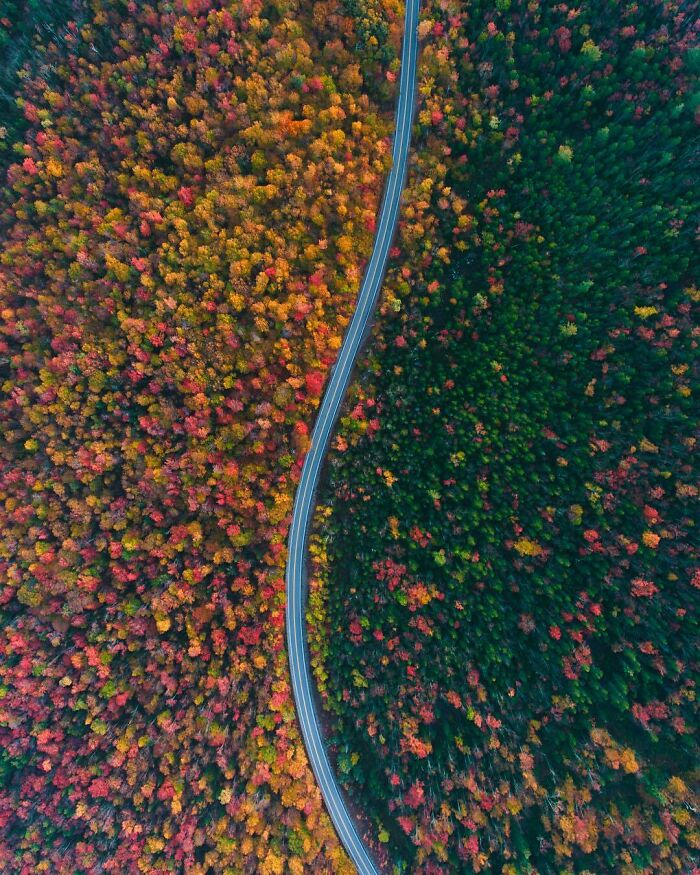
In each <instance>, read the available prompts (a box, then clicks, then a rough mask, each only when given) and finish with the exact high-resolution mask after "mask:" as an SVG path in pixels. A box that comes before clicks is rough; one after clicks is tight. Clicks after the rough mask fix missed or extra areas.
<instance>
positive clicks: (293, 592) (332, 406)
mask: <svg viewBox="0 0 700 875" xmlns="http://www.w3.org/2000/svg"><path fill="white" fill-rule="evenodd" d="M419 6H420V0H406V13H405V22H404V39H403V47H402V53H401V79H400V84H399V99H398V104H397V109H396V125H395V131H394V140H393V151H392V159H393V160H392V167H391V171H390V172H389V177H388V180H387V184H386V188H385V190H384V197H383V199H382V204H381V207H380V211H379V222H378V225H377V231H376V234H375V239H374V249H373V251H372V256H371V258H370V261H369V264H368V266H367V270H366V272H365V275H364V277H363V280H362V284H361V286H360V292H359V296H358V300H357V306H356V308H355V312H354V314H353V317H352V320H351V322H350V326H349V327H348V330H347V333H346V335H345V338H344V339H343V345H342V346H341V348H340V352H339V354H338V358H337V360H336V363H335V365H334V366H333V369H332V371H331V376H330V380H329V381H328V385H327V386H326V390H325V393H324V395H323V398H322V400H321V405H320V407H319V411H318V416H317V418H316V423H315V425H314V429H313V432H312V434H311V446H310V449H309V451H308V453H307V455H306V458H305V459H304V465H303V468H302V472H301V479H300V481H299V487H298V489H297V493H296V497H295V500H294V509H293V512H292V523H291V527H290V530H289V555H288V558H287V573H286V585H287V617H286V626H287V648H288V652H289V670H290V672H291V676H292V689H293V692H294V701H295V703H296V709H297V716H298V718H299V723H300V725H301V732H302V736H303V738H304V744H305V746H306V752H307V754H308V757H309V760H310V761H311V766H312V768H313V771H314V775H315V776H316V780H317V782H318V785H319V787H320V789H321V793H322V794H323V799H324V802H325V803H326V808H327V809H328V813H329V814H330V816H331V819H332V821H333V824H334V825H335V828H336V831H337V833H338V836H339V838H340V840H341V842H342V843H343V846H344V847H345V850H346V851H347V853H348V855H349V856H350V858H351V859H352V861H353V863H354V864H355V866H356V867H357V871H358V872H359V873H360V875H378V869H377V867H376V865H375V864H374V862H373V861H372V858H371V857H370V855H369V854H368V852H367V849H366V848H365V846H364V845H363V843H362V840H361V839H360V837H359V835H358V833H357V830H356V829H355V824H354V822H353V819H352V816H351V815H350V813H349V811H348V809H347V807H346V805H345V802H344V801H343V797H342V795H341V793H340V790H339V788H338V784H337V782H336V779H335V775H334V774H333V771H332V769H331V766H330V763H329V761H328V755H327V753H326V749H325V747H324V744H323V738H322V737H321V726H320V722H319V718H318V714H317V713H316V709H315V707H314V697H313V686H312V678H311V667H310V665H309V653H308V647H307V641H306V618H305V612H306V599H307V581H306V551H307V543H308V533H309V525H310V523H311V519H312V516H313V511H314V507H315V503H316V502H315V493H316V487H317V485H318V478H319V474H320V471H321V467H322V465H323V461H324V459H325V456H326V451H327V449H328V443H329V441H330V437H331V434H332V431H333V426H334V425H335V421H336V419H337V417H338V413H339V411H340V406H341V404H342V401H343V398H344V397H345V392H346V390H347V388H348V384H349V382H350V376H351V374H352V369H353V365H354V363H355V359H356V358H357V354H358V352H359V350H360V346H361V344H362V339H363V337H364V335H365V332H366V329H367V326H368V324H369V321H370V319H371V317H372V313H373V312H374V308H375V306H376V304H377V299H378V297H379V291H380V288H381V284H382V279H383V277H384V272H385V270H386V263H387V258H388V255H389V247H390V245H391V241H392V239H393V236H394V231H395V229H396V222H397V220H398V216H399V205H400V201H401V193H402V191H403V187H404V184H405V179H406V169H407V166H408V153H409V145H410V142H411V128H412V126H413V110H414V105H415V85H416V64H417V57H418V32H417V29H418V11H419Z"/></svg>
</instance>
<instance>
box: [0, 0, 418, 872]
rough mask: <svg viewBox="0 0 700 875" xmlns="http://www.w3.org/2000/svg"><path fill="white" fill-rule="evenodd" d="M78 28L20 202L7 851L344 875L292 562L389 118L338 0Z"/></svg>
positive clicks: (0, 688)
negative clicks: (287, 578)
mask: <svg viewBox="0 0 700 875" xmlns="http://www.w3.org/2000/svg"><path fill="white" fill-rule="evenodd" d="M384 12H385V15H386V20H387V22H388V23H389V37H388V38H389V39H390V40H392V41H393V42H394V43H395V42H396V38H397V36H398V33H399V32H400V23H401V21H400V10H397V9H395V8H394V7H393V6H392V5H391V4H387V5H386V6H385V7H384ZM67 28H68V33H69V38H68V39H67V42H66V44H65V45H63V44H62V45H55V46H53V47H48V49H47V55H46V65H47V66H46V69H45V70H44V72H45V73H46V76H43V75H42V73H41V71H40V72H39V74H38V75H37V76H35V77H34V78H32V79H30V80H29V81H27V82H26V84H25V86H24V87H23V89H22V91H21V94H20V101H19V108H20V109H21V111H22V113H23V115H24V117H25V120H26V122H27V125H28V130H27V134H26V140H25V142H24V143H20V144H19V145H18V146H17V147H16V153H17V154H16V160H15V162H14V163H12V164H11V166H10V167H9V170H8V173H7V183H6V187H5V189H4V192H3V194H2V197H3V204H4V207H5V210H4V216H3V219H2V232H1V234H0V237H1V238H2V240H3V243H2V246H1V248H0V312H1V315H2V325H1V326H0V368H1V372H0V373H1V377H0V422H1V425H2V434H3V441H2V445H1V446H0V532H1V538H2V539H1V541H0V579H1V586H0V620H1V623H0V627H1V629H0V869H1V870H2V871H3V872H13V873H18V875H34V873H36V872H51V873H70V875H73V873H78V872H80V873H90V872H98V871H99V872H112V873H120V875H122V873H129V872H134V873H136V872H174V871H186V872H188V873H204V872H222V873H234V872H235V873H242V872H251V873H253V872H254V873H263V875H279V873H282V872H291V873H295V875H301V873H302V872H305V871H314V872H342V871H347V866H348V864H347V861H346V859H345V857H344V855H343V854H342V851H341V850H340V847H339V844H338V841H337V839H336V837H335V835H334V833H333V830H332V828H331V827H330V822H329V820H328V819H327V817H326V815H325V814H324V813H323V811H322V806H321V800H320V795H319V792H318V790H317V788H316V787H315V784H314V781H313V777H312V775H311V772H310V770H309V768H308V765H307V761H306V756H305V753H304V750H303V745H302V744H301V741H300V738H299V735H298V730H297V726H296V722H295V714H294V708H293V703H292V700H291V696H290V687H289V680H288V673H287V662H286V654H285V651H284V639H283V625H284V580H283V569H284V564H285V556H286V548H285V541H286V534H287V527H288V521H289V515H290V510H291V501H292V496H293V492H294V488H295V484H296V482H297V480H298V476H299V472H300V464H301V459H302V457H303V453H304V451H305V449H306V447H307V443H308V426H307V424H308V423H309V422H310V421H311V419H312V417H313V414H314V410H315V407H316V406H317V404H318V397H319V394H320V392H321V389H322V386H323V382H324V378H325V375H326V373H327V370H328V367H329V365H330V364H331V363H332V361H333V360H334V358H335V355H336V352H337V349H338V347H339V344H340V340H341V336H342V332H343V329H344V326H345V325H346V323H347V320H348V317H349V314H350V312H351V309H352V306H353V303H354V298H355V295H356V293H357V289H358V283H359V277H360V274H361V270H362V266H363V262H364V260H365V259H366V257H367V256H368V254H369V250H370V245H371V239H372V231H371V229H372V227H373V221H374V214H375V210H376V206H377V202H378V197H379V194H380V191H381V185H382V182H383V178H384V175H385V172H386V169H387V165H388V155H389V141H388V132H389V131H390V125H391V117H390V114H388V113H387V112H386V111H385V109H384V108H380V107H378V106H377V105H376V104H375V103H373V102H371V100H370V99H369V97H368V95H367V88H366V87H365V83H364V80H363V75H362V72H361V70H360V63H361V61H360V59H358V55H357V46H356V42H357V40H356V34H355V30H354V28H355V21H354V20H353V18H352V16H350V15H348V14H346V11H345V10H344V8H343V6H342V4H340V3H337V2H335V0H328V2H321V3H315V4H302V5H301V6H300V7H299V8H297V6H296V5H295V4H291V3H286V2H284V0H274V2H269V3H262V2H260V0H241V2H224V0H175V2H166V0H162V2H160V0H159V2H153V3H136V2H129V3H126V2H110V3H103V2H101V0H92V2H91V4H90V15H89V16H88V21H87V23H83V24H81V25H80V26H77V25H75V24H68V25H67ZM49 71H50V81H49ZM378 72H379V75H380V78H381V76H382V75H383V74H384V73H385V72H387V70H382V69H379V71H378ZM384 79H385V82H386V83H387V88H389V89H390V88H391V87H392V86H391V83H390V80H389V79H386V77H384ZM386 94H387V95H388V96H390V94H389V92H388V91H387V92H386Z"/></svg>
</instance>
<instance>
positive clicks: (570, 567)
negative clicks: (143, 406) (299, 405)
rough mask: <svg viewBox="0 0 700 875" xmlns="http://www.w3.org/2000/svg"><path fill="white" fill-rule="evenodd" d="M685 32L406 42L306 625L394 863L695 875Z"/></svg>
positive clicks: (600, 19)
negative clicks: (391, 181) (406, 145)
mask: <svg viewBox="0 0 700 875" xmlns="http://www.w3.org/2000/svg"><path fill="white" fill-rule="evenodd" d="M693 26H694V22H693V20H692V16H691V15H690V13H689V11H688V9H687V8H684V7H682V6H681V5H680V4H676V3H669V2H664V3H661V2H653V3H646V4H638V5H637V4H629V3H626V2H615V3H612V4H611V3H608V2H606V3H603V2H602V0H601V2H597V0H590V2H587V3H585V4H579V6H577V7H576V8H575V9H574V8H569V7H568V6H567V5H565V4H557V5H553V4H549V3H539V2H521V0H512V2H510V0H503V2H498V3H496V4H495V5H494V4H493V3H492V2H488V3H486V2H484V3H482V2H478V0H477V2H472V3H470V4H467V7H466V8H465V6H464V4H461V5H459V4H456V3H455V4H451V3H448V2H444V3H437V4H435V5H434V6H433V7H432V9H429V10H428V12H427V17H426V18H425V19H424V21H423V22H422V23H421V35H422V37H423V40H424V49H423V58H422V67H421V70H422V73H421V77H422V81H421V86H420V90H421V95H422V105H421V109H420V112H419V123H418V131H419V154H418V161H419V166H418V169H417V172H416V174H415V175H414V177H413V178H412V180H411V184H410V195H409V198H408V202H407V205H406V209H405V211H404V221H403V227H402V233H401V236H400V241H399V242H400V245H401V247H402V248H403V250H404V251H405V250H409V251H411V252H412V256H411V258H410V259H409V260H408V261H402V262H400V266H396V267H395V268H394V269H393V270H392V271H391V273H390V276H389V278H388V281H387V296H386V300H385V304H384V307H383V311H382V315H383V319H382V320H381V322H380V326H379V328H380V330H379V332H378V336H377V337H376V339H375V342H374V345H373V348H372V351H371V354H370V357H369V360H368V362H367V363H366V365H367V366H366V370H367V371H368V372H369V376H368V378H367V383H366V384H365V385H361V386H359V387H357V388H356V390H355V394H354V397H353V400H352V403H351V405H350V408H349V410H348V411H347V412H346V415H345V416H344V417H343V419H342V420H341V427H340V432H339V435H338V437H337V439H336V442H335V448H336V449H335V452H334V455H333V463H332V469H331V476H330V483H329V485H328V488H327V490H326V495H325V499H324V504H325V505H327V508H326V509H324V515H326V516H324V519H325V521H324V524H323V528H321V529H319V534H321V535H322V537H321V541H320V542H319V546H318V552H319V556H321V557H322V555H323V553H324V552H327V553H328V557H329V558H328V563H327V564H326V563H320V570H319V577H318V579H317V580H316V581H315V583H314V585H313V587H312V599H311V612H310V620H311V622H312V623H313V624H314V654H315V657H314V658H315V661H316V663H317V664H318V670H317V671H318V678H319V689H320V692H321V694H322V696H323V697H324V700H325V702H326V705H327V707H328V709H329V712H330V714H331V715H332V718H333V723H334V730H333V731H334V735H335V736H337V738H338V739H339V740H340V745H341V746H342V747H343V749H344V750H346V751H347V752H348V754H347V756H346V758H345V762H346V764H347V765H348V767H347V769H346V776H345V778H344V780H346V782H347V785H348V788H349V791H350V792H351V793H352V795H353V798H354V800H355V802H356V804H357V805H358V806H360V807H362V808H363V809H365V810H366V811H367V812H368V813H369V814H370V815H371V816H372V817H373V818H374V820H375V823H376V827H377V832H380V831H381V832H382V835H383V837H384V838H385V839H387V840H388V842H389V849H388V857H389V859H391V860H393V861H395V862H396V864H397V868H398V869H401V870H403V869H405V870H406V871H410V872H412V873H425V875H428V873H440V872H445V871H463V872H480V871H493V872H503V873H506V875H515V873H535V872H537V873H540V875H545V873H551V875H554V873H574V872H579V873H583V872H621V873H630V875H631V873H651V872H654V873H663V872H688V871H695V870H694V869H693V863H694V862H695V863H697V858H696V854H697V847H698V833H697V829H696V823H695V820H694V813H695V812H696V811H697V799H695V798H694V796H693V791H692V788H693V785H694V783H695V782H696V780H697V773H696V772H695V771H694V770H695V769H696V767H697V761H698V750H697V743H696V741H695V738H694V734H693V733H694V729H695V727H696V723H697V711H696V704H695V697H696V687H695V681H696V675H697V664H696V662H695V661H694V660H695V658H696V654H697V613H696V611H697V607H698V589H699V588H700V568H699V566H698V551H697V546H698V537H697V518H698V516H697V499H698V486H697V484H698V466H697V463H696V461H695V460H696V457H697V450H698V444H697V435H696V434H695V433H694V430H695V429H696V427H697V400H696V399H695V396H694V394H693V393H694V391H695V389H694V386H696V380H697V371H698V331H697V308H698V304H699V303H700V293H698V291H697V289H696V287H695V286H694V285H693V275H692V270H693V259H692V253H693V246H694V242H695V241H694V236H695V233H696V228H697V220H698V198H697V192H698V185H697V183H698V178H697V165H696V163H694V162H696V160H697V154H698V151H697V147H698V138H697V121H698V118H697V115H696V111H697V102H696V100H695V99H694V98H693V96H692V94H691V93H690V90H689V89H690V86H691V84H692V81H693V76H692V74H693V66H692V65H693V64H695V63H696V60H695V59H696V58H697V48H696V47H695V32H694V30H693ZM694 101H695V102H694ZM328 508H331V511H332V512H331V513H330V516H327V514H328ZM327 527H329V528H328V529H327ZM324 532H327V533H326V534H325V535H324V534H323V533H324ZM352 754H354V763H353V759H352V757H351V755H352Z"/></svg>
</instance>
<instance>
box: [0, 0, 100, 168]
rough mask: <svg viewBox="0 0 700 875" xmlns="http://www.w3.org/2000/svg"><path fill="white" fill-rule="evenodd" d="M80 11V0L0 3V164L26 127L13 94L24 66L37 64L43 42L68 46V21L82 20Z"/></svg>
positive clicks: (81, 11) (24, 71) (23, 0)
mask: <svg viewBox="0 0 700 875" xmlns="http://www.w3.org/2000/svg"><path fill="white" fill-rule="evenodd" d="M84 14H85V5H84V3H83V0H52V2H51V3H46V2H44V0H5V2H3V4H2V5H1V6H0V166H3V165H5V164H6V163H7V162H8V161H9V160H10V158H11V154H12V152H11V148H12V146H13V144H14V143H15V142H16V141H18V140H20V139H22V136H23V135H24V132H25V130H26V128H27V121H26V119H25V118H24V115H23V114H22V113H21V112H20V111H19V110H18V108H17V104H16V97H15V95H16V93H17V91H18V89H19V88H20V86H21V79H22V77H23V76H25V75H26V69H25V68H26V67H27V66H29V67H39V66H40V64H41V60H42V57H43V45H44V44H45V43H46V42H55V43H60V44H61V45H62V47H63V48H64V50H65V49H68V48H69V47H70V46H71V44H72V42H73V39H74V38H73V33H72V30H71V28H70V26H69V23H70V22H74V21H78V22H80V21H82V20H83V18H84ZM43 74H44V75H50V72H49V71H48V70H46V69H44V70H43Z"/></svg>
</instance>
